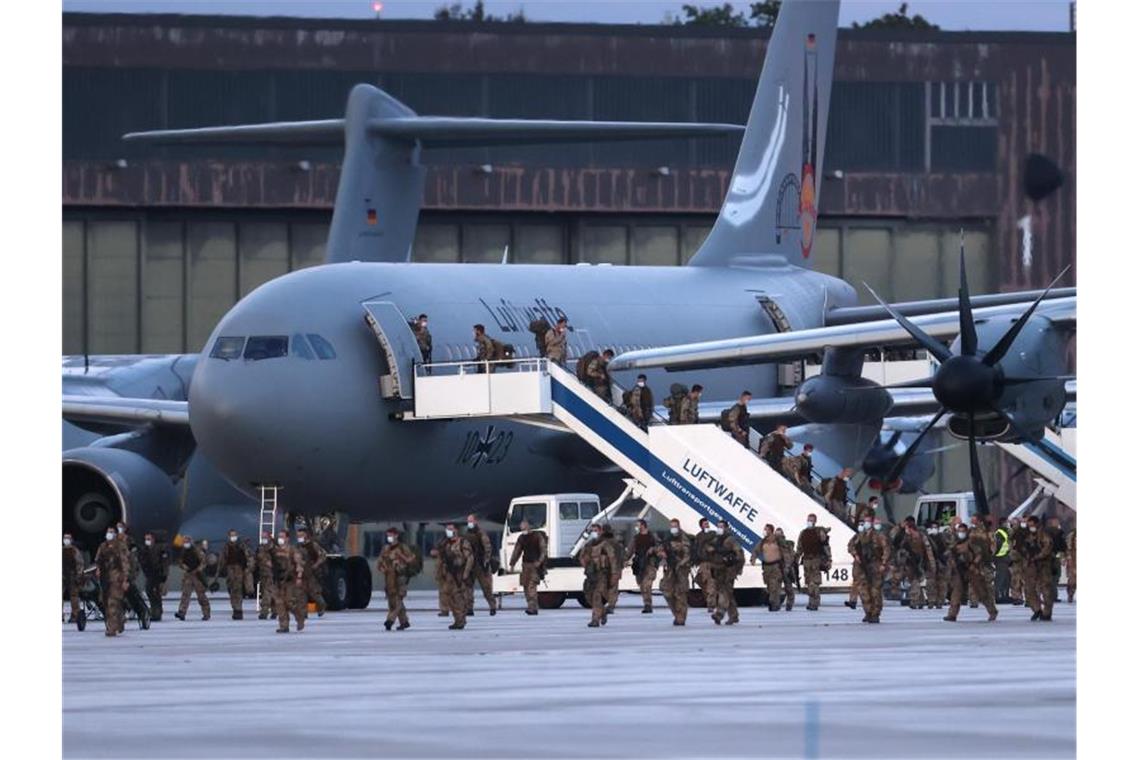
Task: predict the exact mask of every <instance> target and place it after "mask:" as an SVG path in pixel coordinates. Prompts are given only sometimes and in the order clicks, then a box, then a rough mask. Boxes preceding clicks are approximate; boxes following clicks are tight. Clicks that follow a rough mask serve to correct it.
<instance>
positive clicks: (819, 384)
mask: <svg viewBox="0 0 1140 760" xmlns="http://www.w3.org/2000/svg"><path fill="white" fill-rule="evenodd" d="M795 399H796V411H797V412H798V413H799V414H800V415H801V416H802V417H804V419H806V420H808V421H809V422H814V423H817V424H821V425H827V424H862V423H871V422H878V421H879V420H881V419H883V417H885V416H886V414H887V412H889V411H890V408H891V403H892V401H891V394H890V392H889V391H887V390H886V389H884V388H882V387H881V386H879V385H878V384H877V383H875V382H874V381H871V380H867V379H865V378H862V377H837V376H833V375H818V376H816V377H811V378H808V379H807V380H805V381H803V382H802V383H801V384H800V387H798V388H796V395H795Z"/></svg>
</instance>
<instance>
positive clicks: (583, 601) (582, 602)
mask: <svg viewBox="0 0 1140 760" xmlns="http://www.w3.org/2000/svg"><path fill="white" fill-rule="evenodd" d="M570 596H572V597H574V601H576V602H578V606H579V607H584V608H586V609H590V607H592V606H593V605H591V604H590V600H589V599H587V598H586V595H585V594H571V595H570Z"/></svg>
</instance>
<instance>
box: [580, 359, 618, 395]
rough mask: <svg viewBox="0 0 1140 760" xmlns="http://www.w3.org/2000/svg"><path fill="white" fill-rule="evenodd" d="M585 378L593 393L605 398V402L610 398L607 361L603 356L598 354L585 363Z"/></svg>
mask: <svg viewBox="0 0 1140 760" xmlns="http://www.w3.org/2000/svg"><path fill="white" fill-rule="evenodd" d="M586 378H587V379H588V380H589V381H590V387H591V388H593V390H594V393H595V394H597V396H598V397H599V398H602V399H605V400H606V401H607V402H609V401H610V400H611V397H612V391H611V390H610V387H611V384H610V373H609V362H607V361H606V358H605V357H604V356H602V355H601V354H598V355H597V356H595V357H593V358H592V359H590V361H589V362H587V363H586Z"/></svg>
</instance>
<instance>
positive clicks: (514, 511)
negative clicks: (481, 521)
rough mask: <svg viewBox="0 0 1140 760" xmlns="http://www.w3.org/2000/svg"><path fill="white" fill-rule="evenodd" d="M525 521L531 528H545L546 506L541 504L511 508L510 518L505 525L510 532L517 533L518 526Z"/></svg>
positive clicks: (527, 504)
mask: <svg viewBox="0 0 1140 760" xmlns="http://www.w3.org/2000/svg"><path fill="white" fill-rule="evenodd" d="M523 520H526V521H527V522H528V523H530V527H531V528H545V527H546V505H545V504H543V503H542V502H533V503H525V504H516V505H514V506H513V507H511V516H510V517H509V518H508V520H507V524H508V525H509V526H510V528H511V530H512V531H518V530H519V525H521V524H522V521H523Z"/></svg>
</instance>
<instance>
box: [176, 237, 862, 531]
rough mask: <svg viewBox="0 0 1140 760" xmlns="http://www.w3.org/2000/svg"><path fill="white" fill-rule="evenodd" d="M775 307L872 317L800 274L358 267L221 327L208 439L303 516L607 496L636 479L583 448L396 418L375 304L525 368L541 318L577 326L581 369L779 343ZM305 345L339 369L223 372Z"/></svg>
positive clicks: (205, 407)
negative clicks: (640, 352) (759, 338)
mask: <svg viewBox="0 0 1140 760" xmlns="http://www.w3.org/2000/svg"><path fill="white" fill-rule="evenodd" d="M761 294H763V295H766V296H768V297H769V298H771V299H772V300H774V301H775V302H776V303H777V304H779V306H780V307H781V308H782V309H783V310H784V312H785V314H786V316H787V317H788V320H789V321H790V323H791V325H792V326H793V328H795V329H803V328H808V327H816V326H819V325H820V324H821V323H822V320H823V314H824V311H825V309H826V308H827V307H828V306H845V305H851V304H853V303H854V301H855V295H854V290H853V289H852V288H851V286H849V285H848V284H847V283H845V282H843V281H842V280H838V279H835V278H833V277H829V276H826V275H822V274H819V273H816V272H811V271H809V270H805V269H801V268H798V267H793V266H789V265H787V264H786V263H784V262H783V260H782V259H780V260H779V261H778V262H776V261H775V260H773V263H772V264H771V265H770V266H768V265H764V266H749V267H611V266H606V265H593V266H590V265H579V266H529V265H518V264H510V265H495V264H484V265H473V264H393V263H358V262H353V263H345V264H333V265H326V266H321V267H314V268H311V269H305V270H300V271H297V272H293V273H291V274H288V275H285V276H282V277H280V278H278V279H275V280H273V281H271V282H269V283H266V284H265V285H262V286H261V287H260V288H258V289H257V290H255V291H254V292H252V293H250V294H249V295H247V296H246V297H245V298H243V299H242V300H241V301H240V302H239V303H238V304H237V305H236V306H235V307H234V308H233V309H232V310H231V311H230V312H229V313H228V314H227V315H226V316H225V317H224V318H223V319H222V320H221V321H220V322H219V324H218V325H217V327H216V328H215V330H214V333H213V334H212V335H211V336H210V339H209V340H208V341H207V344H206V346H205V348H204V350H203V354H202V358H201V359H200V361H199V362H198V366H197V368H196V370H195V374H194V377H193V381H192V382H191V384H190V399H189V400H190V405H189V406H190V423H191V428H192V429H193V432H194V435H195V438H196V440H197V442H198V445H199V447H200V449H201V451H202V452H203V453H204V454H205V455H206V456H207V458H208V459H209V460H210V461H211V462H212V463H213V464H214V466H215V467H217V468H218V470H219V471H220V472H221V473H222V474H223V475H224V476H225V477H226V478H227V479H228V480H229V481H230V482H231V483H233V484H234V485H235V486H236V487H238V488H239V489H241V490H243V491H245V492H247V493H255V491H256V484H259V483H275V484H278V485H280V486H282V493H281V498H282V504H283V506H284V508H286V509H290V510H294V511H303V512H309V513H317V512H326V511H342V512H345V513H347V514H348V515H350V516H351V517H352V518H353V519H359V520H385V519H420V520H429V519H436V518H441V517H449V516H454V515H457V514H461V513H462V512H465V511H468V510H476V511H480V510H482V511H492V510H495V509H501V508H503V507H505V505H506V503H507V502H508V501H509V499H510V498H512V497H514V496H517V495H519V494H524V493H550V492H558V491H572V490H578V491H581V490H591V489H601V488H602V487H603V486H604V485H606V484H610V485H612V484H613V483H615V482H616V481H617V480H618V477H619V475H618V473H617V472H615V471H614V470H613V469H612V468H609V467H605V466H602V465H603V464H604V463H603V462H601V461H599V459H598V458H597V456H596V455H594V454H593V453H592V452H590V451H588V450H587V449H586V447H585V445H584V444H580V442H578V441H576V439H574V438H573V436H571V435H569V434H566V433H559V432H556V431H549V430H543V429H539V428H535V427H533V426H528V425H524V424H518V423H513V422H510V421H509V420H500V419H472V420H470V421H447V422H426V421H415V422H412V421H401V420H397V419H393V418H392V415H393V413H394V412H397V411H398V410H400V409H401V408H402V407H401V404H400V402H398V401H394V400H389V399H384V398H382V397H381V394H380V390H379V383H378V379H379V377H380V376H381V375H383V374H385V373H386V371H387V370H386V360H385V359H384V358H383V352H382V351H381V348H380V344H379V342H378V341H377V339H376V337H375V335H374V334H373V333H372V331H371V329H370V328H369V326H368V325H367V324H366V322H365V319H364V315H365V312H364V309H363V307H362V304H363V303H366V302H370V301H389V302H391V303H393V304H395V305H396V306H397V307H398V308H399V309H400V311H401V312H403V314H404V316H405V317H407V318H408V319H412V318H414V317H415V316H416V315H418V314H420V313H421V312H423V313H426V314H428V315H429V325H430V329H431V332H432V336H433V342H434V353H433V360H434V361H449V360H459V359H470V358H471V357H472V353H471V350H472V349H471V346H472V343H473V334H472V326H473V325H474V324H476V323H481V324H483V325H485V326H486V328H487V332H488V334H489V335H490V336H491V337H493V338H497V339H499V340H502V341H503V342H506V343H512V344H513V345H514V346H515V347H516V349H518V350H519V355H520V356H535V355H536V351H535V346H534V338H533V334H532V333H531V332H529V331H528V329H527V325H528V324H529V322H530V320H531V319H532V318H534V317H536V316H546V317H547V318H548V320H550V321H552V322H553V319H552V317H553V316H557V315H560V314H565V315H566V317H567V318H568V320H569V323H570V325H571V326H572V327H573V333H572V334H571V337H570V339H569V342H570V344H571V345H572V346H573V349H572V351H573V352H572V354H571V362H568V364H570V363H572V360H573V358H574V357H576V356H579V355H581V353H583V352H585V351H588V350H591V349H598V350H601V349H603V348H606V347H615V348H617V349H618V350H620V349H622V348H628V347H632V346H658V345H668V344H674V343H682V342H689V341H697V340H710V339H718V338H728V337H738V336H743V335H755V334H761V333H767V332H772V331H774V330H775V329H776V328H775V326H774V325H773V323H772V321H771V319H770V318H769V317H768V316H767V314H765V312H764V311H763V310H762V309H761V307H760V305H759V303H758V301H757V296H759V295H761ZM298 334H299V335H307V334H317V335H320V336H322V337H323V338H325V339H327V340H328V341H329V342H330V343H331V344H332V346H333V348H334V349H335V352H336V358H335V359H333V360H317V359H306V358H303V357H301V356H298V355H296V354H295V353H293V352H292V351H291V352H290V354H289V355H288V356H285V357H279V358H272V359H259V360H253V359H232V360H225V359H219V358H210V357H209V354H210V351H211V348H212V347H213V346H214V344H215V341H216V340H217V339H218V338H219V337H251V336H293V335H298ZM417 359H418V357H417ZM647 374H649V385H650V387H651V388H652V389H653V390H654V391H655V393H656V397H657V399H658V400H660V399H661V398H662V397H663V394H664V393H667V392H668V386H669V385H670V384H671V383H674V382H682V383H686V384H688V383H692V382H701V383H702V384H703V385H704V386H705V397H706V398H709V399H723V400H730V399H734V398H736V396H737V395H738V394H739V393H740V391H741V390H744V389H748V390H751V391H752V393H753V394H755V395H756V396H757V397H766V396H773V395H776V393H777V386H776V369H775V367H774V366H771V365H763V366H752V367H740V368H732V369H722V370H717V371H715V372H706V373H674V374H666V373H665V372H664V371H657V372H649V373H647ZM615 379H616V380H617V381H618V382H619V383H620V384H622V385H623V386H625V387H629V385H630V379H629V378H628V377H621V376H619V377H617V378H615Z"/></svg>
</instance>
